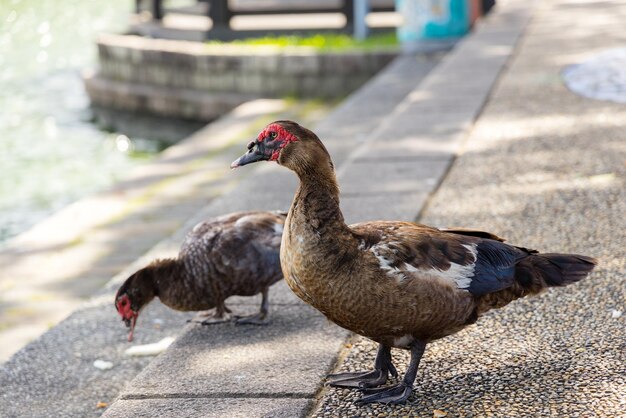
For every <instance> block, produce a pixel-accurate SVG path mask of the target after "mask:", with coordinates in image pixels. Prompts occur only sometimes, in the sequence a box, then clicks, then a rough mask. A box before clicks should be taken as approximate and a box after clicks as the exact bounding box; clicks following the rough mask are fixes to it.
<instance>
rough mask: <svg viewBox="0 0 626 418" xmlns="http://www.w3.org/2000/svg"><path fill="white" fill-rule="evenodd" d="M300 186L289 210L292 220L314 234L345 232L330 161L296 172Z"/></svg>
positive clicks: (337, 190)
mask: <svg viewBox="0 0 626 418" xmlns="http://www.w3.org/2000/svg"><path fill="white" fill-rule="evenodd" d="M295 171H296V174H297V175H298V177H299V178H300V186H299V187H298V191H297V192H296V195H295V197H294V201H293V204H292V207H291V212H292V217H293V218H294V220H295V219H297V220H298V221H300V222H303V223H305V224H307V225H309V226H310V227H311V228H312V229H313V230H315V232H316V233H321V232H324V231H326V230H332V231H333V232H334V233H338V232H339V231H344V230H346V231H347V230H348V227H347V226H346V224H345V221H344V218H343V214H342V213H341V209H340V208H339V186H338V184H337V178H336V177H335V173H334V170H333V168H332V165H331V164H330V162H328V164H324V163H323V164H320V165H318V166H317V167H313V168H311V167H307V169H306V170H295Z"/></svg>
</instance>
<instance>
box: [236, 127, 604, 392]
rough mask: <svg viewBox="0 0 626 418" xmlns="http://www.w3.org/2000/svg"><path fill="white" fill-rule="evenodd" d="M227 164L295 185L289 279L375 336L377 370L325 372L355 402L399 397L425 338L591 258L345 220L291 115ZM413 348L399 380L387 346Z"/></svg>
mask: <svg viewBox="0 0 626 418" xmlns="http://www.w3.org/2000/svg"><path fill="white" fill-rule="evenodd" d="M248 149H249V151H248V153H246V154H244V155H243V156H241V157H240V158H239V159H238V160H237V161H235V162H234V163H233V165H232V167H238V166H241V165H245V164H249V163H252V162H256V161H261V160H270V161H277V162H278V163H279V164H280V165H283V166H285V167H287V168H289V169H291V170H293V171H295V172H296V174H297V175H298V177H299V178H300V186H299V188H298V190H297V192H296V195H295V197H294V200H293V203H292V206H291V209H290V211H289V215H288V216H287V220H286V222H285V232H284V234H283V241H282V246H281V253H280V258H281V265H282V268H283V272H284V274H285V280H286V281H287V283H288V285H289V287H290V288H291V289H292V290H293V291H294V292H295V293H296V294H297V295H298V296H299V297H300V298H302V299H303V300H304V301H305V302H307V303H309V304H310V305H312V306H314V307H315V308H317V309H318V310H319V311H321V312H322V313H323V314H324V315H326V316H327V317H328V318H329V319H330V320H332V321H333V322H335V323H336V324H338V325H340V326H342V327H344V328H346V329H349V330H351V331H354V332H356V333H358V334H361V335H364V336H366V337H368V338H371V339H372V340H374V341H377V342H378V343H379V344H380V346H379V351H378V356H377V358H376V363H375V370H374V371H371V372H362V373H341V374H338V375H332V376H330V377H329V378H330V384H331V385H335V386H340V387H356V388H360V389H362V390H364V391H365V392H366V395H365V396H364V397H363V398H362V399H361V402H384V403H401V402H404V401H405V400H406V399H407V398H408V396H409V395H410V393H411V390H412V385H413V382H414V380H415V375H416V371H417V367H418V364H419V360H420V358H421V356H422V354H423V352H424V349H425V346H426V344H427V343H428V342H430V341H433V340H435V339H438V338H442V337H445V336H447V335H450V334H452V333H455V332H457V331H459V330H461V329H463V328H464V327H466V326H467V325H469V324H472V323H474V322H476V320H477V319H478V317H479V316H480V315H481V314H482V313H484V312H486V311H488V310H490V309H492V308H498V307H502V306H504V305H506V304H508V303H509V302H511V301H513V300H515V299H517V298H520V297H523V296H526V295H532V294H537V293H539V292H541V291H542V290H543V289H545V288H546V287H551V286H563V285H566V284H569V283H573V282H576V281H578V280H581V279H582V278H584V277H585V276H586V275H587V274H588V273H589V272H590V271H591V270H592V269H593V267H594V265H595V263H596V261H595V260H594V259H592V258H590V257H585V256H579V255H566V254H539V253H538V252H537V251H533V250H528V249H526V248H522V247H514V246H511V245H508V244H504V243H503V242H502V241H503V240H502V239H501V238H498V237H497V236H495V235H493V234H490V233H488V232H482V231H473V230H467V229H462V228H455V229H451V230H439V229H436V228H432V227H429V226H425V225H420V224H416V223H410V222H390V221H378V222H364V223H359V224H356V225H351V226H347V225H346V224H345V222H344V219H343V215H342V213H341V210H340V208H339V189H338V185H337V181H336V178H335V173H334V169H333V164H332V162H331V159H330V156H329V154H328V152H327V151H326V148H325V147H324V145H323V144H322V143H321V141H320V140H319V139H318V138H317V136H316V135H315V134H314V133H313V132H311V131H309V130H308V129H305V128H303V127H301V126H300V125H298V124H296V123H294V122H290V121H278V122H274V123H272V124H270V125H268V126H267V127H266V128H265V129H264V130H263V131H262V132H261V133H260V134H259V136H258V138H257V140H256V141H254V142H252V143H251V144H249V145H248ZM391 347H397V348H403V349H408V350H411V363H410V365H409V367H408V370H407V372H406V374H405V377H404V379H403V381H402V382H401V383H400V384H398V385H395V386H391V387H384V388H378V389H366V388H372V387H376V386H380V385H382V384H384V383H385V382H386V379H387V376H388V373H391V374H395V373H396V370H395V368H394V366H393V364H392V363H391V356H390V348H391Z"/></svg>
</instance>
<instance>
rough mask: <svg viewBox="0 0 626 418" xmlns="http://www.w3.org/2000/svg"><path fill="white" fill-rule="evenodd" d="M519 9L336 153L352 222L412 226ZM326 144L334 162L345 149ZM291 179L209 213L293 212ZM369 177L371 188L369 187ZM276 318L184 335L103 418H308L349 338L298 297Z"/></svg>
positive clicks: (497, 20) (519, 19)
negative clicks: (185, 415)
mask: <svg viewBox="0 0 626 418" xmlns="http://www.w3.org/2000/svg"><path fill="white" fill-rule="evenodd" d="M509 6H510V7H509ZM513 6H514V5H513V4H506V5H505V7H504V8H503V10H498V11H496V12H495V13H494V14H493V15H492V16H490V17H489V18H488V19H486V20H485V21H484V22H483V23H482V24H481V25H480V26H479V27H478V28H477V30H476V31H475V32H474V33H473V34H472V35H470V36H468V37H467V38H466V39H465V40H464V41H463V42H461V43H460V44H459V45H458V46H457V48H455V50H454V51H452V52H451V53H450V54H449V55H448V56H447V57H446V58H445V59H444V60H443V62H442V63H441V64H440V65H439V66H438V67H437V68H436V69H435V70H433V71H432V72H431V73H430V74H429V75H428V76H427V77H426V78H425V79H424V81H423V82H422V83H421V84H420V85H419V86H418V87H417V88H416V89H414V90H413V92H411V93H410V94H409V95H408V96H407V97H406V98H405V100H403V101H402V102H401V103H400V104H399V105H398V106H397V107H396V109H395V110H394V111H393V112H392V113H391V114H390V115H389V116H388V117H386V118H385V119H384V121H383V122H382V123H380V124H379V125H378V126H377V127H376V128H375V129H373V130H372V132H371V133H370V134H369V135H367V136H365V137H363V138H360V139H359V142H357V143H352V144H350V145H358V146H357V147H353V148H352V149H353V150H356V151H355V152H353V153H351V154H349V155H348V156H347V158H346V159H345V161H344V159H343V158H341V156H340V158H339V159H340V161H341V163H340V164H338V167H339V176H340V183H341V184H342V186H343V188H342V192H343V197H342V206H343V209H344V213H345V215H346V218H347V219H348V220H349V221H358V220H363V219H373V218H389V219H409V220H410V219H415V217H416V216H417V214H418V212H419V210H420V208H421V207H422V206H423V205H424V203H425V201H426V198H427V197H428V195H429V194H430V193H432V191H433V190H434V189H435V187H436V185H437V184H438V183H439V182H440V181H441V178H442V177H443V176H444V175H445V173H446V171H447V169H448V167H449V165H450V163H451V162H452V160H453V158H454V155H456V153H458V152H459V151H460V149H461V146H462V143H463V140H464V138H465V137H466V136H467V133H468V131H469V129H470V128H471V126H472V123H473V121H474V120H475V119H476V117H477V116H478V115H479V113H480V110H481V109H482V106H483V104H484V103H485V101H486V100H487V98H488V95H489V92H490V90H491V88H492V86H493V85H494V83H495V81H496V80H497V77H498V75H499V73H500V71H501V70H502V69H503V67H504V65H505V63H506V61H507V59H508V58H509V57H510V56H511V55H512V53H513V50H514V46H515V43H516V41H517V39H518V38H519V36H520V34H521V32H522V30H523V28H524V26H525V24H526V22H527V20H528V14H527V12H526V10H525V9H524V8H522V7H513ZM318 132H319V130H318ZM321 137H322V139H323V140H324V141H325V143H326V144H328V146H329V148H330V152H331V154H333V155H334V153H333V151H334V149H333V148H334V147H335V146H337V145H338V144H337V143H336V142H335V141H333V139H332V138H330V139H327V138H326V137H325V136H324V135H321ZM343 145H344V146H345V143H344V144H343ZM374 157H375V158H374ZM336 161H337V158H336ZM285 171H286V170H281V169H280V168H277V167H273V166H266V167H263V168H262V169H260V170H258V171H257V172H256V173H257V175H255V176H254V179H251V180H250V181H248V182H247V183H250V184H249V186H250V188H247V187H246V184H245V183H246V182H245V181H244V182H243V183H244V184H242V187H239V188H238V189H237V190H236V191H234V192H233V193H232V194H231V195H230V196H226V197H225V198H224V199H220V201H218V202H216V203H215V204H214V205H211V206H210V207H209V208H208V209H207V211H206V212H205V215H213V214H218V213H221V212H224V211H225V209H228V210H234V209H245V208H250V207H257V208H258V207H262V208H268V209H270V208H275V207H276V204H277V202H279V203H281V204H283V205H284V204H285V203H287V204H288V202H289V201H290V199H291V197H292V193H293V191H294V190H295V182H294V179H293V178H292V176H291V173H285ZM364 173H368V177H367V178H368V182H367V183H364V182H363V181H361V179H362V178H363V174H364ZM259 182H261V183H263V184H264V186H265V185H268V190H267V193H266V197H265V198H263V197H258V196H257V195H255V194H254V193H252V190H254V186H256V185H257V184H258V183H259ZM274 185H276V186H277V189H276V190H274V187H272V186H274ZM252 196H254V197H252ZM233 205H234V206H235V207H233ZM267 205H270V206H269V207H266V206H267ZM285 297H288V296H285ZM273 318H274V321H276V322H277V323H279V324H280V325H279V326H278V327H277V328H276V329H278V328H282V329H281V332H280V333H276V332H274V328H266V329H264V330H262V331H259V329H258V328H257V329H254V330H250V329H248V330H243V329H238V330H233V329H232V327H228V326H226V327H221V328H213V329H211V330H207V329H200V328H198V327H191V326H190V327H188V328H187V329H186V330H185V332H184V333H183V335H182V336H181V337H180V338H179V339H178V340H177V341H176V342H175V343H174V345H173V346H172V347H170V349H169V350H168V351H167V352H165V353H164V354H163V355H161V356H159V358H157V359H156V360H155V361H153V362H152V363H151V364H150V365H149V366H148V367H147V368H146V369H145V370H144V371H143V372H142V373H141V374H140V375H139V376H137V378H136V379H134V380H133V382H131V384H130V385H129V386H128V387H127V390H126V391H125V392H124V393H123V394H122V395H121V399H120V400H118V401H117V402H116V403H115V404H114V405H113V406H112V407H111V408H110V409H109V410H108V411H107V413H106V414H105V416H106V417H121V416H130V415H132V416H173V415H177V414H179V413H182V411H188V410H193V411H194V414H196V415H197V416H220V414H223V413H224V411H228V414H229V416H260V415H267V416H290V417H291V416H304V415H306V414H308V413H309V411H310V407H311V402H310V400H311V399H314V398H315V397H316V396H318V393H319V389H320V387H321V382H322V379H323V376H324V374H325V373H326V372H328V371H329V369H330V368H331V367H332V365H333V364H335V362H336V360H337V355H338V352H339V348H340V347H342V343H343V342H344V341H345V338H346V336H347V333H346V332H345V331H342V330H340V329H339V328H338V327H335V326H334V325H331V324H328V323H327V321H326V320H325V319H324V318H323V317H321V316H320V315H319V314H318V313H317V312H313V311H312V310H311V309H310V308H308V307H306V306H305V305H303V304H302V303H300V302H299V301H296V300H293V302H289V303H285V304H284V306H281V307H280V311H279V312H277V313H276V314H275V315H274V317H273ZM218 333H219V341H216V338H217V334H218ZM209 400H210V401H209ZM253 400H257V401H253ZM294 400H296V401H294ZM268 401H269V402H268ZM155 408H157V409H155ZM129 414H130V415H129Z"/></svg>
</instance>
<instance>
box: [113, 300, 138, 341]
mask: <svg viewBox="0 0 626 418" xmlns="http://www.w3.org/2000/svg"><path fill="white" fill-rule="evenodd" d="M115 307H116V308H117V312H118V313H119V314H120V316H121V317H122V321H124V322H125V323H126V326H127V327H129V328H130V330H129V331H128V341H132V340H133V335H134V333H135V324H136V323H137V317H138V316H139V312H136V311H134V310H133V308H132V307H131V303H130V298H129V297H128V295H126V294H124V295H122V296H120V297H119V298H117V300H116V301H115Z"/></svg>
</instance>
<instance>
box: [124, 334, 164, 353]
mask: <svg viewBox="0 0 626 418" xmlns="http://www.w3.org/2000/svg"><path fill="white" fill-rule="evenodd" d="M173 342H174V337H165V338H163V339H162V340H161V341H159V342H157V343H152V344H143V345H134V346H132V347H130V348H129V349H127V350H126V351H124V354H126V355H127V356H156V355H158V354H161V353H162V352H164V351H165V350H167V348H168V347H169V346H170V344H172V343H173Z"/></svg>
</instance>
